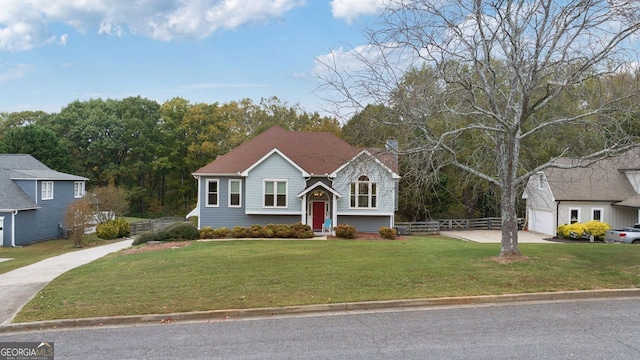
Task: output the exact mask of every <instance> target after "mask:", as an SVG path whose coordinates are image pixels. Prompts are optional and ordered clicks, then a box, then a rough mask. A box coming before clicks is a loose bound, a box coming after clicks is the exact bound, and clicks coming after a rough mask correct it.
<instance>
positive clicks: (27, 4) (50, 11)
mask: <svg viewBox="0 0 640 360" xmlns="http://www.w3.org/2000/svg"><path fill="white" fill-rule="evenodd" d="M304 3H305V1H304V0H252V1H251V3H250V5H249V4H248V2H247V1H246V0H136V1H131V0H56V1H43V0H0V8H1V9H2V11H0V51H2V50H9V51H23V50H29V49H31V48H33V47H36V46H40V45H43V44H47V43H51V42H56V41H57V42H58V43H59V44H61V45H64V44H65V43H66V42H67V40H68V35H67V34H57V35H56V34H52V33H51V30H50V28H49V25H51V24H64V25H68V26H72V27H74V28H76V29H77V30H78V31H81V32H89V31H97V32H98V33H100V34H104V35H112V36H121V35H124V34H127V33H131V34H134V35H138V36H144V37H149V38H152V39H156V40H163V41H170V40H174V39H183V38H193V39H201V38H206V37H207V36H209V35H211V34H212V33H214V32H215V31H217V30H220V29H235V28H238V27H240V26H242V25H245V24H256V23H257V24H261V23H265V22H268V21H270V20H272V19H278V18H280V17H282V16H283V14H285V13H286V12H287V11H289V10H291V9H293V8H295V7H299V6H303V5H304Z"/></svg>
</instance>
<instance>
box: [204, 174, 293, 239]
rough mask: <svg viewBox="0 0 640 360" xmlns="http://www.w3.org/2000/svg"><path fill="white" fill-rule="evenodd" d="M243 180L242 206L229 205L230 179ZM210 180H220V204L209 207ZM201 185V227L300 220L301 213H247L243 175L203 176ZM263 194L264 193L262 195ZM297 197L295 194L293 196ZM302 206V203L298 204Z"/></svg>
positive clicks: (282, 222)
mask: <svg viewBox="0 0 640 360" xmlns="http://www.w3.org/2000/svg"><path fill="white" fill-rule="evenodd" d="M230 179H234V180H240V181H241V189H242V190H241V197H240V204H241V206H240V207H229V180H230ZM208 180H217V181H218V199H219V200H218V206H217V207H207V206H206V204H207V199H206V196H207V191H206V186H207V183H208ZM200 187H201V189H203V190H202V191H200V199H199V201H200V216H199V218H198V222H199V225H198V227H199V228H202V227H205V226H211V227H212V228H214V229H215V228H220V227H226V228H229V229H231V228H233V227H234V226H243V227H249V226H251V225H256V224H258V225H268V224H295V223H297V222H299V221H300V218H301V217H300V215H272V214H268V213H267V214H246V213H245V211H246V206H245V204H246V199H247V196H246V194H247V185H246V181H245V179H244V178H242V177H201V178H200ZM260 196H262V194H261V195H260ZM293 197H294V198H295V195H294V196H293ZM298 206H300V205H298Z"/></svg>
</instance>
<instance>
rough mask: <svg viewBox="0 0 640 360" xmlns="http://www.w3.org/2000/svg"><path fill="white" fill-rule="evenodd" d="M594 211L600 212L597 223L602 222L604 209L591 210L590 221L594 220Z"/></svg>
mask: <svg viewBox="0 0 640 360" xmlns="http://www.w3.org/2000/svg"><path fill="white" fill-rule="evenodd" d="M596 211H600V220H599V221H604V208H591V220H595V219H594V216H593V213H594V212H596Z"/></svg>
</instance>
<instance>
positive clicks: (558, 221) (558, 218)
mask: <svg viewBox="0 0 640 360" xmlns="http://www.w3.org/2000/svg"><path fill="white" fill-rule="evenodd" d="M559 226H560V201H558V200H556V228H555V231H556V236H558V227H559Z"/></svg>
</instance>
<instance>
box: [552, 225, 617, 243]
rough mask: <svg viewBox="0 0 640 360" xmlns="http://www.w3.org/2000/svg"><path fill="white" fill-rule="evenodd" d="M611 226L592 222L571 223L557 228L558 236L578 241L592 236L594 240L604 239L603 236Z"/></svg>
mask: <svg viewBox="0 0 640 360" xmlns="http://www.w3.org/2000/svg"><path fill="white" fill-rule="evenodd" d="M609 229H611V226H610V225H609V224H607V223H605V222H602V221H598V220H592V221H589V222H586V223H573V224H568V225H567V224H564V225H560V226H558V236H560V237H561V238H565V239H579V238H581V237H583V236H589V235H593V237H594V238H596V239H600V240H602V239H604V234H605V232H606V231H607V230H609Z"/></svg>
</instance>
